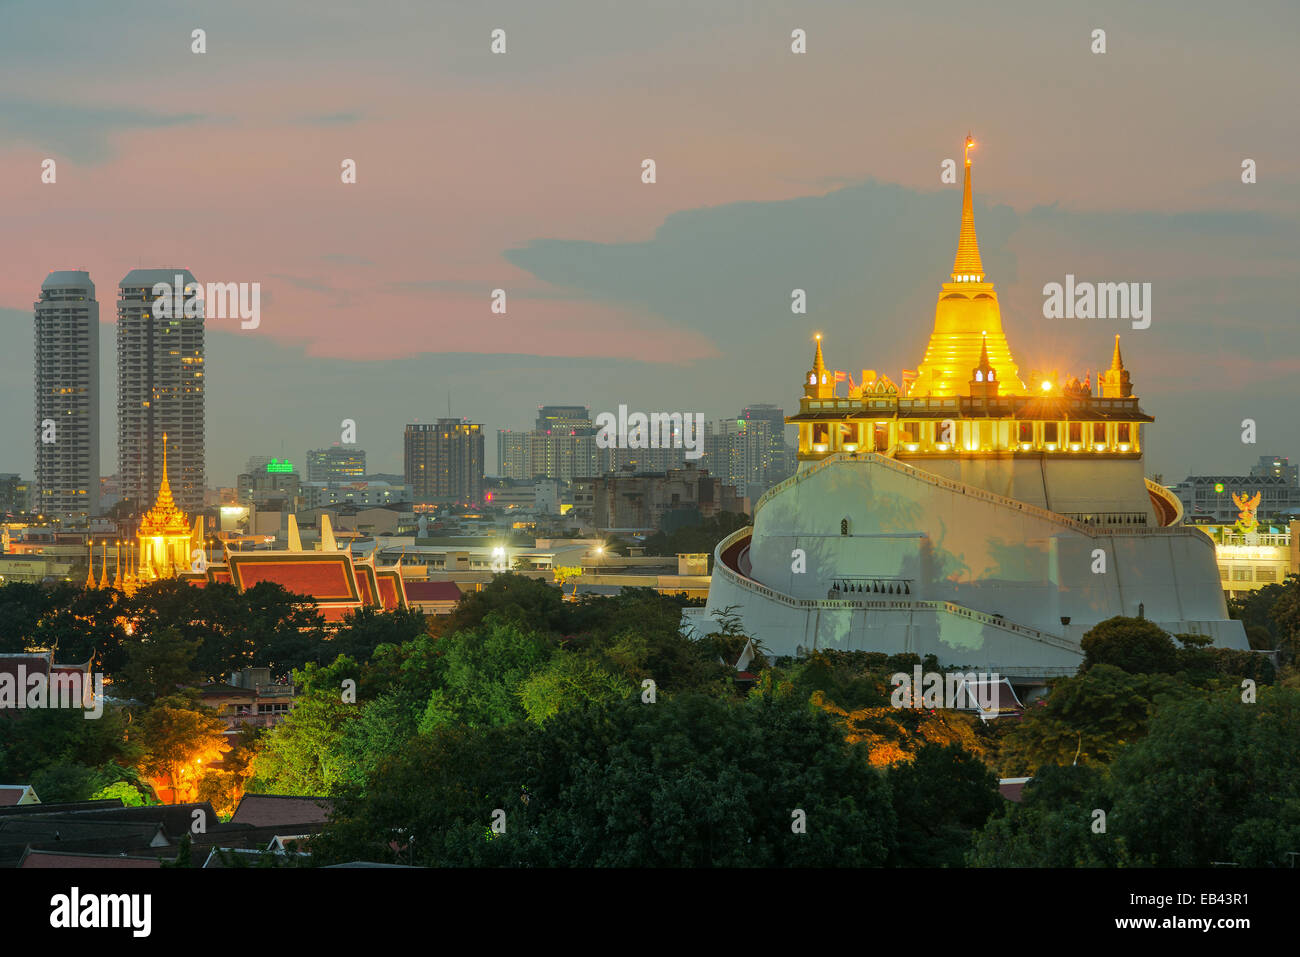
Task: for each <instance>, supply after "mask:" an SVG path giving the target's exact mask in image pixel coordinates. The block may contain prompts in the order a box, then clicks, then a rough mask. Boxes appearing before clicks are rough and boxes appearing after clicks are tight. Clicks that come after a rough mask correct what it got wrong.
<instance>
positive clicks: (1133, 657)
mask: <svg viewBox="0 0 1300 957" xmlns="http://www.w3.org/2000/svg"><path fill="white" fill-rule="evenodd" d="M1079 644H1080V646H1081V647H1082V648H1083V652H1084V656H1085V657H1084V662H1083V666H1084V667H1085V668H1091V667H1092V666H1093V665H1096V664H1108V665H1114V666H1115V667H1116V668H1121V669H1123V670H1124V671H1128V672H1130V673H1132V674H1151V673H1154V672H1160V673H1164V674H1173V673H1174V672H1175V671H1177V670H1178V649H1177V648H1176V647H1175V646H1174V642H1173V639H1172V638H1170V637H1169V635H1168V633H1167V632H1165V631H1164V630H1163V629H1161V628H1160V627H1159V626H1158V625H1156V624H1155V623H1154V622H1150V621H1147V620H1146V619H1145V618H1124V617H1122V616H1117V617H1115V618H1108V619H1106V620H1105V621H1103V622H1100V623H1098V624H1096V625H1094V626H1093V627H1092V628H1091V629H1090V630H1089V631H1088V633H1087V634H1085V635H1084V636H1083V640H1082V641H1081V642H1080V643H1079Z"/></svg>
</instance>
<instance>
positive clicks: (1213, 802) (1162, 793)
mask: <svg viewBox="0 0 1300 957" xmlns="http://www.w3.org/2000/svg"><path fill="white" fill-rule="evenodd" d="M1111 774H1112V778H1113V788H1112V790H1113V792H1114V810H1113V811H1112V812H1111V814H1110V818H1109V826H1110V828H1111V829H1113V831H1114V833H1115V834H1116V835H1117V836H1119V837H1122V838H1124V840H1125V845H1126V847H1127V848H1128V851H1129V856H1130V860H1131V863H1132V864H1134V865H1136V866H1150V867H1209V866H1210V865H1211V864H1212V863H1214V862H1216V861H1230V862H1233V863H1236V864H1240V865H1241V866H1243V867H1263V866H1273V867H1279V866H1285V865H1286V864H1287V863H1288V858H1287V856H1286V855H1287V854H1288V852H1291V851H1296V850H1300V692H1297V691H1295V690H1292V689H1290V688H1276V687H1264V688H1260V689H1259V698H1258V701H1257V702H1255V703H1252V704H1247V703H1243V702H1242V700H1241V695H1240V693H1239V692H1235V693H1234V692H1228V693H1216V694H1213V695H1211V696H1209V697H1201V696H1193V697H1188V698H1185V699H1183V700H1181V701H1177V702H1171V703H1170V704H1169V705H1168V706H1167V707H1166V706H1162V707H1161V708H1160V709H1159V710H1158V711H1157V712H1156V714H1155V716H1154V717H1153V718H1152V720H1151V728H1150V731H1149V733H1148V734H1147V736H1146V737H1145V738H1144V739H1143V740H1141V741H1139V742H1137V743H1136V744H1134V745H1133V746H1132V747H1131V748H1129V749H1128V750H1127V751H1125V752H1124V753H1123V754H1121V755H1120V756H1119V757H1118V758H1117V759H1116V761H1115V763H1114V765H1113V766H1112V769H1111Z"/></svg>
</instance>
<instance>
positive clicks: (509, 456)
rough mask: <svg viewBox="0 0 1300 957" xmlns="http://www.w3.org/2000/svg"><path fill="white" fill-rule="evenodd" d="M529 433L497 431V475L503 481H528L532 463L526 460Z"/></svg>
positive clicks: (509, 430) (507, 430)
mask: <svg viewBox="0 0 1300 957" xmlns="http://www.w3.org/2000/svg"><path fill="white" fill-rule="evenodd" d="M532 434H533V433H531V432H515V431H514V430H512V429H497V475H498V476H499V477H501V478H504V479H513V480H515V481H528V480H529V479H531V478H532V475H530V474H528V472H529V470H530V469H531V468H532V463H531V462H530V461H529V458H528V444H529V439H530V438H531V437H532Z"/></svg>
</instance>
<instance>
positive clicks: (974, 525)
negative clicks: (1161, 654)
mask: <svg viewBox="0 0 1300 957" xmlns="http://www.w3.org/2000/svg"><path fill="white" fill-rule="evenodd" d="M970 145H971V144H970V143H969V141H968V147H969V146H970ZM848 378H849V377H848V376H847V375H846V374H844V373H838V372H833V371H832V370H831V369H829V368H828V367H827V366H826V364H825V360H824V357H823V354H822V346H821V341H820V337H819V338H818V342H817V347H816V350H815V354H814V359H813V368H812V369H811V370H809V371H808V372H807V373H805V374H804V379H803V382H804V395H803V398H802V399H801V400H800V410H799V413H798V414H797V415H794V416H791V417H790V421H791V422H793V423H795V424H797V425H798V427H799V432H800V443H799V459H800V464H799V471H798V472H797V474H796V475H794V476H793V477H791V478H790V479H787V480H786V481H784V482H782V483H781V484H779V485H777V486H775V487H774V488H772V489H771V490H770V491H768V492H767V493H766V494H765V495H764V496H763V497H762V498H761V499H760V500H759V502H758V503H757V505H756V506H755V509H754V524H753V526H752V527H751V528H747V529H742V530H740V531H738V532H736V533H734V534H732V535H730V536H728V537H727V538H726V539H724V540H723V541H722V542H721V543H720V544H719V545H718V547H717V549H716V552H715V561H714V570H713V581H712V585H711V588H710V592H709V600H708V606H707V610H705V609H689V610H688V613H687V614H686V615H685V621H686V623H687V624H689V625H692V626H694V627H696V629H697V631H699V632H700V633H703V632H704V631H707V630H708V628H709V627H710V626H709V624H708V622H707V621H704V620H702V619H705V618H709V617H713V616H716V614H717V613H718V612H720V611H722V610H723V609H725V608H727V607H729V606H734V607H735V608H737V609H738V610H739V613H740V615H741V618H742V621H743V623H744V627H745V628H746V630H747V632H748V633H749V634H750V635H752V636H753V637H756V638H758V639H761V641H762V642H763V644H765V645H766V647H767V648H768V649H769V650H770V651H771V652H773V653H774V654H777V655H792V654H803V653H806V652H809V651H812V650H815V649H822V648H834V649H844V650H868V651H883V652H890V653H896V652H903V651H908V652H915V653H917V654H920V655H926V654H930V653H933V654H935V655H936V656H938V658H939V660H940V662H941V663H943V664H951V665H969V666H982V667H984V668H986V669H987V670H998V671H999V672H1000V673H1002V674H1016V673H1017V672H1019V673H1021V674H1024V673H1027V672H1028V671H1031V670H1032V671H1036V672H1038V673H1040V674H1041V673H1045V672H1047V671H1052V670H1072V669H1073V668H1074V667H1076V666H1077V665H1078V664H1079V663H1080V662H1081V661H1082V658H1083V655H1082V651H1081V649H1080V647H1079V641H1080V639H1081V638H1082V636H1083V634H1084V633H1085V632H1086V631H1088V629H1089V628H1091V627H1092V626H1093V625H1095V624H1097V623H1098V622H1100V621H1103V620H1105V619H1107V618H1111V617H1113V616H1116V615H1125V616H1137V615H1139V614H1142V615H1145V617H1147V618H1149V619H1151V620H1153V621H1154V622H1155V623H1156V624H1158V625H1159V626H1160V627H1162V628H1164V629H1166V630H1167V631H1170V632H1185V633H1196V634H1202V635H1208V636H1211V637H1212V638H1213V639H1214V642H1215V644H1216V645H1218V646H1220V647H1229V648H1240V649H1244V648H1246V647H1247V643H1246V638H1245V633H1244V631H1243V629H1242V626H1241V623H1240V622H1238V621H1230V620H1228V616H1227V612H1226V606H1225V602H1224V596H1223V592H1222V590H1221V589H1220V588H1219V575H1218V570H1217V568H1216V566H1215V554H1214V548H1213V543H1212V542H1210V541H1209V540H1208V539H1207V537H1206V536H1205V535H1204V534H1202V533H1201V532H1199V531H1197V530H1196V529H1194V528H1190V527H1186V526H1184V525H1182V508H1181V507H1180V505H1179V503H1178V500H1177V499H1176V498H1174V497H1173V496H1172V495H1171V494H1170V493H1169V492H1168V491H1166V490H1165V489H1164V488H1163V487H1161V486H1159V485H1157V484H1155V483H1153V482H1150V481H1147V480H1146V479H1145V477H1144V472H1143V460H1142V445H1141V429H1142V426H1143V425H1145V424H1148V423H1150V422H1152V421H1153V420H1152V418H1151V417H1150V416H1149V415H1147V414H1145V413H1144V412H1142V410H1141V409H1140V408H1139V407H1138V400H1137V398H1136V397H1135V396H1134V395H1133V391H1132V382H1131V377H1130V375H1129V372H1128V370H1127V369H1126V368H1125V367H1124V364H1123V358H1122V356H1121V354H1120V350H1119V342H1118V337H1117V338H1116V343H1115V347H1114V351H1113V354H1112V357H1111V365H1110V368H1109V370H1107V371H1106V372H1105V373H1103V374H1102V375H1101V376H1099V377H1098V382H1097V385H1098V390H1099V395H1097V396H1094V394H1093V390H1092V382H1091V378H1092V377H1091V376H1090V375H1088V376H1085V377H1084V378H1083V379H1075V378H1068V379H1066V380H1065V381H1062V379H1061V377H1060V376H1058V375H1056V374H1054V373H1042V372H1039V373H1035V374H1033V375H1031V377H1030V383H1031V385H1030V386H1026V385H1025V384H1024V382H1022V381H1021V380H1020V378H1019V369H1018V366H1017V364H1016V362H1015V359H1014V358H1013V356H1012V354H1011V351H1010V346H1009V345H1008V343H1007V339H1006V336H1005V335H1004V333H1003V332H1002V319H1001V314H1000V311H999V308H998V304H997V296H996V292H995V290H994V288H993V284H992V283H991V282H989V281H987V277H986V276H985V275H984V270H983V266H982V264H981V261H980V257H979V249H978V245H977V243H976V239H975V229H974V220H973V214H972V202H971V186H970V161H969V153H968V158H967V166H966V182H965V189H964V195H963V206H962V226H961V231H960V238H959V242H958V250H957V257H956V261H955V263H954V266H953V271H952V276H951V281H950V282H947V283H944V284H943V286H942V290H941V292H940V295H939V301H938V304H937V306H936V309H935V321H934V331H933V333H932V335H931V337H930V344H929V348H928V349H927V351H926V354H925V359H924V361H923V362H922V363H921V365H920V366H919V367H918V370H917V371H916V372H909V373H904V376H903V382H904V383H905V386H904V387H903V388H900V387H899V386H897V385H895V384H894V383H893V382H892V381H891V380H890V379H889V378H888V377H887V376H884V375H879V374H877V373H876V372H875V371H874V370H866V371H864V372H863V375H862V381H861V384H860V385H859V384H855V383H853V382H852V381H851V380H850V381H849V382H848V385H849V389H848V392H847V395H840V394H838V391H837V387H836V383H837V381H844V380H845V379H848Z"/></svg>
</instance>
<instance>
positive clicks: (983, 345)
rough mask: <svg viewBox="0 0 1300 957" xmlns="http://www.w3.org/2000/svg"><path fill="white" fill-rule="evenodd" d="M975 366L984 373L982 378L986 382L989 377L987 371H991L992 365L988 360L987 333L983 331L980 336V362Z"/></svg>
mask: <svg viewBox="0 0 1300 957" xmlns="http://www.w3.org/2000/svg"><path fill="white" fill-rule="evenodd" d="M975 368H977V369H979V371H980V372H983V373H984V380H985V381H986V382H987V381H988V380H989V378H990V376H989V373H990V372H992V371H993V366H992V364H990V362H989V337H988V333H983V334H982V335H981V336H980V364H979V365H978V366H976V367H975Z"/></svg>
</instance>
